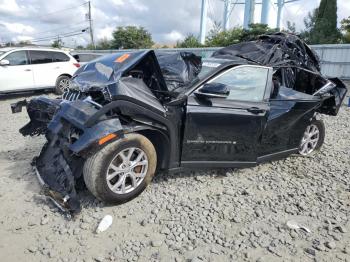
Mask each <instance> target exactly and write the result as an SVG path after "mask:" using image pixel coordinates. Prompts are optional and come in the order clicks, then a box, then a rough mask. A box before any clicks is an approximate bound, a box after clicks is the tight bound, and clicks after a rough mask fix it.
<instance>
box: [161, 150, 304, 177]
mask: <svg viewBox="0 0 350 262" xmlns="http://www.w3.org/2000/svg"><path fill="white" fill-rule="evenodd" d="M294 153H298V148H293V149H288V150H284V151H280V152H277V153H273V154H268V155H264V156H260V157H258V159H257V161H256V162H238V161H182V162H181V167H178V168H172V169H169V170H168V171H169V172H181V171H183V170H186V169H194V168H196V169H210V168H213V169H214V168H230V167H231V168H245V167H253V166H256V165H258V164H260V163H264V162H268V161H274V160H279V159H282V158H285V157H287V156H289V155H290V154H294Z"/></svg>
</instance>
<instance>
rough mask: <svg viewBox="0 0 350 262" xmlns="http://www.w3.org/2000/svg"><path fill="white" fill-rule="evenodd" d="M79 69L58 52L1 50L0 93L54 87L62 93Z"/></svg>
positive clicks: (68, 58) (18, 49)
mask: <svg viewBox="0 0 350 262" xmlns="http://www.w3.org/2000/svg"><path fill="white" fill-rule="evenodd" d="M79 66H80V65H79V63H78V62H77V61H76V60H75V59H74V58H73V57H72V56H71V55H70V54H69V53H67V52H65V51H62V50H58V49H43V48H32V47H20V48H0V93H11V92H18V91H27V90H38V89H49V88H54V89H55V92H56V93H57V94H62V93H63V91H64V90H65V89H66V88H68V87H69V79H70V78H71V77H72V75H73V74H74V73H75V71H76V70H77V69H78V68H79Z"/></svg>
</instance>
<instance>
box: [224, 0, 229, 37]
mask: <svg viewBox="0 0 350 262" xmlns="http://www.w3.org/2000/svg"><path fill="white" fill-rule="evenodd" d="M230 8H231V0H224V19H223V21H224V23H223V29H224V31H226V30H228V28H229V26H230V13H231V10H230Z"/></svg>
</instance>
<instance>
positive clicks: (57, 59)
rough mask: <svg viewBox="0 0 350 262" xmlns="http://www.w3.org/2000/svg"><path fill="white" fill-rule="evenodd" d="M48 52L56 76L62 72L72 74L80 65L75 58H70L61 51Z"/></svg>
mask: <svg viewBox="0 0 350 262" xmlns="http://www.w3.org/2000/svg"><path fill="white" fill-rule="evenodd" d="M50 53H51V56H52V61H53V69H54V71H55V76H56V78H57V77H58V76H60V75H63V74H69V75H71V76H72V75H73V74H74V73H75V71H76V70H77V69H78V68H79V66H80V65H79V63H77V61H75V59H73V58H72V59H71V57H69V56H68V55H67V54H65V53H63V52H59V51H51V52H50Z"/></svg>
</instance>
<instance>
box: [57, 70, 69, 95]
mask: <svg viewBox="0 0 350 262" xmlns="http://www.w3.org/2000/svg"><path fill="white" fill-rule="evenodd" d="M69 80H70V77H69V76H67V75H63V76H59V77H57V80H56V86H55V94H56V95H62V94H63V93H64V91H66V90H67V89H68V88H69Z"/></svg>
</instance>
